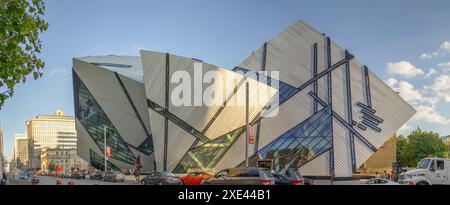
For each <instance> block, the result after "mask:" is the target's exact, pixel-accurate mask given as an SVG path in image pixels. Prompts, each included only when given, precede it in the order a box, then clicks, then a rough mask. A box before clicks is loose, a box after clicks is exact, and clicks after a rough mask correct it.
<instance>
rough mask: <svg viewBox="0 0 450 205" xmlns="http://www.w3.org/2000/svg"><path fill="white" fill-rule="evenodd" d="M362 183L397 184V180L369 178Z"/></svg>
mask: <svg viewBox="0 0 450 205" xmlns="http://www.w3.org/2000/svg"><path fill="white" fill-rule="evenodd" d="M362 184H363V185H399V184H398V183H397V182H394V181H391V180H387V179H382V178H374V179H369V180H367V181H365V182H363V183H362Z"/></svg>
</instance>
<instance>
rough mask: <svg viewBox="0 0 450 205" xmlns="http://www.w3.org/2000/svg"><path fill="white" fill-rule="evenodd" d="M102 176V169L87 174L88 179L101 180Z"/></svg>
mask: <svg viewBox="0 0 450 205" xmlns="http://www.w3.org/2000/svg"><path fill="white" fill-rule="evenodd" d="M103 176H104V174H103V172H102V171H95V172H94V173H92V174H91V175H90V176H89V179H92V180H103Z"/></svg>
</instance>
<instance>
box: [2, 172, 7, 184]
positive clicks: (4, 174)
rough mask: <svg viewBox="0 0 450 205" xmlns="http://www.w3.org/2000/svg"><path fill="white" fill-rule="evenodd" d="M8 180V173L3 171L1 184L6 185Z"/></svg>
mask: <svg viewBox="0 0 450 205" xmlns="http://www.w3.org/2000/svg"><path fill="white" fill-rule="evenodd" d="M7 180H8V176H7V175H6V171H3V172H2V180H1V184H2V185H5V184H6V182H7Z"/></svg>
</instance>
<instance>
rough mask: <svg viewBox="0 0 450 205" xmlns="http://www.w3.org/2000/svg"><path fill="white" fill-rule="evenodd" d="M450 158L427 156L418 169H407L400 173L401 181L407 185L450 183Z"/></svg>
mask: <svg viewBox="0 0 450 205" xmlns="http://www.w3.org/2000/svg"><path fill="white" fill-rule="evenodd" d="M449 174H450V159H443V158H425V159H422V160H421V161H420V162H419V164H418V166H417V169H414V170H410V171H407V172H405V173H403V174H401V175H400V177H399V183H400V184H407V185H432V184H445V185H450V180H449V178H448V177H449V176H450V175H449Z"/></svg>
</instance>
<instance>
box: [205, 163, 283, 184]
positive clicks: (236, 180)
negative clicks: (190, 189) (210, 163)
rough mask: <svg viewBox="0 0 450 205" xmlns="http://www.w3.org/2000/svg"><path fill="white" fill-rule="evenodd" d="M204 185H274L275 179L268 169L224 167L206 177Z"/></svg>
mask: <svg viewBox="0 0 450 205" xmlns="http://www.w3.org/2000/svg"><path fill="white" fill-rule="evenodd" d="M202 184H204V185H273V184H275V179H274V178H273V176H272V174H271V173H270V171H269V170H268V169H265V168H256V167H248V168H245V167H238V168H230V169H224V170H222V171H220V172H218V173H217V174H216V175H215V176H214V177H211V178H209V179H205V180H204V181H203V182H202Z"/></svg>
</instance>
